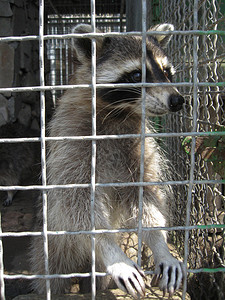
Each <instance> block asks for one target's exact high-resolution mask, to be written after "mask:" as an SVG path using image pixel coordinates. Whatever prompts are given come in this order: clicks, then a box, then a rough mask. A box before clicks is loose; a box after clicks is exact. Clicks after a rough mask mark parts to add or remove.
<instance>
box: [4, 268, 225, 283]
mask: <svg viewBox="0 0 225 300" xmlns="http://www.w3.org/2000/svg"><path fill="white" fill-rule="evenodd" d="M187 272H188V273H195V274H196V273H203V272H204V273H217V272H225V268H210V269H209V268H200V269H188V270H187ZM144 273H145V275H152V274H154V271H145V272H144ZM95 275H96V276H99V277H103V276H107V275H109V274H108V273H104V272H95ZM73 277H91V273H70V274H52V275H25V274H16V275H12V274H4V279H9V280H15V279H28V280H32V279H55V278H64V279H66V278H73Z"/></svg>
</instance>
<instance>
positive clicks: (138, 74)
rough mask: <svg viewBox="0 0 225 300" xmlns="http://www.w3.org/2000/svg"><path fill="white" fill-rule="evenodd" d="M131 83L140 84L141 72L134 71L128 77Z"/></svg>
mask: <svg viewBox="0 0 225 300" xmlns="http://www.w3.org/2000/svg"><path fill="white" fill-rule="evenodd" d="M130 77H131V79H132V81H133V82H141V72H140V71H134V72H133V73H131V75H130Z"/></svg>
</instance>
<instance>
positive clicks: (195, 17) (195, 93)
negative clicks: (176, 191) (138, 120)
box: [182, 0, 198, 300]
mask: <svg viewBox="0 0 225 300" xmlns="http://www.w3.org/2000/svg"><path fill="white" fill-rule="evenodd" d="M193 9H194V14H193V30H197V29H198V0H194V8H193ZM197 51H198V37H197V36H196V35H194V37H193V127H192V131H194V132H196V131H197V108H198V85H197V84H198V74H197V71H198V53H197ZM195 145H196V138H195V137H193V139H192V145H191V166H190V178H189V187H188V201H187V209H186V221H185V226H189V224H190V216H191V202H192V190H193V181H194V169H195ZM188 241H189V230H186V231H185V238H184V267H185V276H184V284H183V294H182V299H183V300H185V295H186V291H187V261H188V254H189V250H188Z"/></svg>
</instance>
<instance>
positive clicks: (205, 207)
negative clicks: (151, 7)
mask: <svg viewBox="0 0 225 300" xmlns="http://www.w3.org/2000/svg"><path fill="white" fill-rule="evenodd" d="M160 5H161V12H162V17H161V20H160V21H161V22H165V21H166V22H173V24H174V25H175V28H176V29H178V30H190V29H198V30H209V29H210V30H217V29H218V28H221V29H224V25H223V22H224V16H223V15H222V13H221V11H220V9H222V7H221V1H199V2H198V7H197V13H198V24H197V25H198V26H197V28H194V19H193V16H194V13H195V10H194V2H192V1H189V2H187V1H173V2H172V3H168V1H160ZM197 42H198V44H197V47H198V48H197V50H196V53H197V55H198V69H197V72H196V73H195V72H194V56H193V50H194V37H193V36H176V37H175V39H174V40H173V43H172V44H171V47H170V51H171V56H172V57H173V62H174V65H175V67H177V76H176V80H177V81H189V82H191V81H193V78H194V76H195V75H197V81H198V82H209V83H210V82H216V81H217V82H219V81H224V75H223V73H224V45H223V39H222V36H212V35H206V36H199V37H198V40H197ZM174 49H176V51H175V52H174ZM180 90H181V91H182V93H183V94H184V95H186V101H187V103H188V105H187V106H186V108H185V110H184V112H183V114H182V115H179V116H177V119H176V120H171V118H170V117H168V118H167V120H166V121H165V123H166V124H169V130H172V131H177V132H182V131H185V132H186V131H190V130H191V128H192V127H193V125H194V124H193V117H194V109H193V105H194V103H193V98H192V96H191V95H192V94H193V90H192V88H181V89H180ZM197 95H198V99H197V101H198V102H197V105H198V106H197V131H198V132H217V133H218V132H223V131H224V87H216V88H211V87H210V86H205V87H199V86H198V91H197ZM187 140H188V138H186V139H184V138H182V139H181V138H177V139H169V140H168V145H169V150H168V153H169V157H171V158H172V161H173V164H174V165H175V169H177V170H178V169H179V176H181V177H182V178H183V179H185V178H188V176H189V175H188V174H189V173H188V172H189V171H188V170H189V168H190V159H191V157H190V147H191V143H193V139H192V138H190V139H189V141H187ZM222 140H223V138H221V137H218V140H217V141H215V142H213V141H212V140H211V138H210V137H205V138H201V137H197V138H196V145H195V157H196V160H195V170H194V178H195V179H201V180H202V179H206V178H207V179H209V180H218V179H222V180H224V172H223V171H222V169H223V170H224V142H223V141H222ZM211 142H212V143H211ZM217 142H218V143H217ZM188 143H189V146H187V145H188ZM222 144H223V146H222ZM221 146H222V147H221ZM187 148H188V149H187ZM185 151H186V153H185ZM214 151H215V152H214ZM186 193H187V188H186V187H185V186H180V187H178V189H177V197H176V199H177V203H176V206H177V208H178V209H176V210H175V214H176V220H177V221H178V224H183V223H184V213H183V212H184V211H183V209H184V207H185V206H184V201H185V199H186ZM181 212H182V213H181ZM190 222H191V224H192V225H193V224H202V225H206V224H224V185H223V184H221V183H218V184H217V183H215V184H210V182H209V183H208V184H196V185H194V188H193V191H192V205H191V215H190ZM174 239H175V240H176V244H177V245H178V246H179V248H180V253H183V251H184V234H183V232H179V233H178V232H176V235H175V236H174ZM188 247H189V256H188V265H189V266H190V268H191V269H195V268H208V269H211V268H218V267H224V230H221V229H212V230H211V229H210V230H192V231H190V238H189V243H188ZM224 288H225V287H224V273H199V274H195V275H193V276H191V275H190V276H189V279H188V291H189V293H190V295H191V297H192V299H224Z"/></svg>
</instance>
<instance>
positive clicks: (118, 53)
mask: <svg viewBox="0 0 225 300" xmlns="http://www.w3.org/2000/svg"><path fill="white" fill-rule="evenodd" d="M88 28H89V26H88V25H78V27H76V28H75V32H79V33H80V32H87V30H88ZM152 30H160V31H166V30H173V25H170V24H163V25H159V26H156V27H155V28H152ZM156 38H157V39H156ZM169 39H170V36H168V35H164V36H161V35H156V37H155V38H153V37H148V38H147V41H146V82H147V83H148V82H151V83H160V82H171V80H172V76H173V75H174V73H175V71H174V68H173V66H172V65H171V63H170V62H169V60H168V58H167V56H166V54H165V52H164V50H163V47H164V46H165V44H166V43H167V42H168V40H169ZM77 41H78V42H77V45H76V46H77V47H76V51H77V56H78V60H79V61H80V62H81V63H83V64H85V63H87V62H89V63H90V61H91V50H90V43H89V46H87V44H88V43H87V42H88V40H87V39H85V40H82V39H77ZM85 44H86V45H85ZM84 47H85V49H84ZM87 47H88V48H87ZM81 49H82V50H83V51H82V54H81V52H80V50H81ZM84 50H85V51H84ZM79 54H80V55H79ZM81 55H82V57H81ZM96 75H97V83H141V82H142V39H141V37H138V36H135V37H133V36H132V37H122V36H120V37H105V38H101V40H100V41H99V40H97V73H96ZM97 96H98V99H101V100H102V101H103V102H104V103H105V105H106V107H107V109H109V110H110V109H114V110H115V108H116V109H117V110H121V111H123V112H124V111H126V110H132V111H133V112H134V113H137V114H141V111H142V108H141V103H142V100H141V99H142V91H141V88H140V87H129V86H127V87H126V88H124V87H123V88H118V87H115V88H101V89H98V90H97ZM183 103H184V99H183V97H182V96H181V95H180V94H179V92H178V91H177V89H176V88H174V87H148V88H146V100H145V107H146V113H147V114H148V115H162V114H165V113H168V112H176V111H179V110H180V109H181V108H182V105H183Z"/></svg>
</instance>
